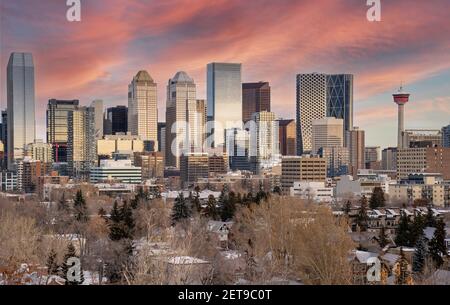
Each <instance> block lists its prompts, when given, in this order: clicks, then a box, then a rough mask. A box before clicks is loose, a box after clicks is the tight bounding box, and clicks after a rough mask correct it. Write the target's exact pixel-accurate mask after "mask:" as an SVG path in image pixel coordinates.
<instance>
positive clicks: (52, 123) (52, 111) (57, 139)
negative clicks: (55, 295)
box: [47, 99, 79, 162]
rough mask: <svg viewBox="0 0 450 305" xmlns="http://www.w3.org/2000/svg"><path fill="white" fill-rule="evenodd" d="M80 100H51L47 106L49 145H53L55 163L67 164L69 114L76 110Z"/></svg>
mask: <svg viewBox="0 0 450 305" xmlns="http://www.w3.org/2000/svg"><path fill="white" fill-rule="evenodd" d="M78 105H79V101H78V100H68V101H64V100H56V99H51V100H49V101H48V105H47V143H49V144H51V145H52V151H53V152H52V155H53V161H54V162H67V142H68V128H69V127H68V124H69V123H68V118H69V112H70V111H72V110H74V109H76V108H77V107H78Z"/></svg>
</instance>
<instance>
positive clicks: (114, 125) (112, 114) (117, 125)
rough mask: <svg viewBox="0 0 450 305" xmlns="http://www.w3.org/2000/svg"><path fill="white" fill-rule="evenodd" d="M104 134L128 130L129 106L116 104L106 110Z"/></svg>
mask: <svg viewBox="0 0 450 305" xmlns="http://www.w3.org/2000/svg"><path fill="white" fill-rule="evenodd" d="M103 130H104V134H108V135H115V134H117V133H127V131H128V107H127V106H116V107H111V108H108V109H107V110H106V117H105V125H104V126H103Z"/></svg>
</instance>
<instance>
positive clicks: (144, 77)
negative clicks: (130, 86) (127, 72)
mask: <svg viewBox="0 0 450 305" xmlns="http://www.w3.org/2000/svg"><path fill="white" fill-rule="evenodd" d="M134 80H135V81H137V82H151V83H153V78H152V77H151V76H150V74H148V72H147V71H145V70H141V71H139V72H138V73H137V74H136V76H135V77H134Z"/></svg>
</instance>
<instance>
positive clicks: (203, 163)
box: [180, 153, 209, 185]
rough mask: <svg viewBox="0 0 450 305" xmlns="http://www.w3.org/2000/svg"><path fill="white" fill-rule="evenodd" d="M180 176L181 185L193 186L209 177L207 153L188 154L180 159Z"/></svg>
mask: <svg viewBox="0 0 450 305" xmlns="http://www.w3.org/2000/svg"><path fill="white" fill-rule="evenodd" d="M180 176H181V183H182V184H183V185H187V184H193V183H196V182H197V179H199V178H208V176H209V157H208V153H189V154H187V155H182V156H181V158H180Z"/></svg>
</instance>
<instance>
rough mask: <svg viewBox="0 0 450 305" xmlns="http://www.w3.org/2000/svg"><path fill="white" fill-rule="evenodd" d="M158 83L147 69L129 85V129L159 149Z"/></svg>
mask: <svg viewBox="0 0 450 305" xmlns="http://www.w3.org/2000/svg"><path fill="white" fill-rule="evenodd" d="M157 100H158V96H157V84H156V83H155V82H154V80H153V78H152V77H151V76H150V74H148V72H147V71H143V70H142V71H139V72H138V73H137V74H136V76H135V77H134V78H133V80H132V81H131V83H130V85H129V86H128V131H129V132H131V134H132V135H136V136H140V137H141V139H142V140H143V141H144V142H146V143H147V144H148V146H149V148H152V150H153V151H158V101H157Z"/></svg>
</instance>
